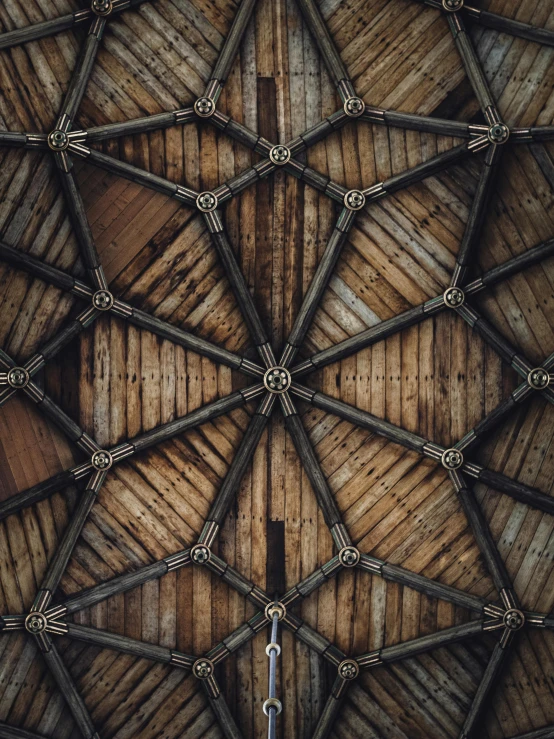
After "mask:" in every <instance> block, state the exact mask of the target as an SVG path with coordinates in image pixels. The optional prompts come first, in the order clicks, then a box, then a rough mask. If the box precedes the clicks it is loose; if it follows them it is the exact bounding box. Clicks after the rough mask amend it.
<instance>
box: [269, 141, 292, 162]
mask: <svg viewBox="0 0 554 739" xmlns="http://www.w3.org/2000/svg"><path fill="white" fill-rule="evenodd" d="M269 158H270V159H271V161H272V162H273V164H279V165H282V164H286V163H287V162H288V161H289V159H290V151H289V149H288V148H287V147H286V146H283V145H282V144H278V145H277V146H274V147H273V149H271V151H270V152H269Z"/></svg>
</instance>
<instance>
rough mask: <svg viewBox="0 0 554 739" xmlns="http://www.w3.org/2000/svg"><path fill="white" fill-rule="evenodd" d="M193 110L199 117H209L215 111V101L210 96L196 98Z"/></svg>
mask: <svg viewBox="0 0 554 739" xmlns="http://www.w3.org/2000/svg"><path fill="white" fill-rule="evenodd" d="M194 112H195V113H196V115H199V116H200V118H210V116H212V115H213V114H214V113H215V103H214V101H213V100H212V99H211V98H206V97H202V98H198V100H197V101H196V102H195V103H194Z"/></svg>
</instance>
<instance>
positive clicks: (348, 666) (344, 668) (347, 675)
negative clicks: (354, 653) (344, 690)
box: [339, 659, 360, 680]
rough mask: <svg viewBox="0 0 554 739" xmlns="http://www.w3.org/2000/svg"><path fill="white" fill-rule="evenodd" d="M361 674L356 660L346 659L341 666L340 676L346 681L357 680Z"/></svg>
mask: <svg viewBox="0 0 554 739" xmlns="http://www.w3.org/2000/svg"><path fill="white" fill-rule="evenodd" d="M359 674H360V667H359V665H358V663H357V662H356V660H353V659H345V660H343V661H342V662H341V663H340V665H339V675H340V676H341V677H342V678H343V679H344V680H355V679H356V678H357V677H358V675H359Z"/></svg>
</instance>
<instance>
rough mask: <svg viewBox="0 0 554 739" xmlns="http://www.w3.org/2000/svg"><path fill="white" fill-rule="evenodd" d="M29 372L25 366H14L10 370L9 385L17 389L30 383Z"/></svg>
mask: <svg viewBox="0 0 554 739" xmlns="http://www.w3.org/2000/svg"><path fill="white" fill-rule="evenodd" d="M30 379H31V378H30V376H29V373H28V372H27V370H26V369H25V368H24V367H12V369H11V370H10V371H9V372H8V385H9V386H10V387H13V388H15V389H21V388H24V387H25V386H26V385H28V384H29V380H30Z"/></svg>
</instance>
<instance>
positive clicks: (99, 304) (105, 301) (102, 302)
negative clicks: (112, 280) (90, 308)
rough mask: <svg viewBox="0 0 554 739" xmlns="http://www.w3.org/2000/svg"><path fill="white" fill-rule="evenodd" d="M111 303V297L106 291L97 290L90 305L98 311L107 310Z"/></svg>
mask: <svg viewBox="0 0 554 739" xmlns="http://www.w3.org/2000/svg"><path fill="white" fill-rule="evenodd" d="M113 302H114V301H113V295H112V294H111V292H108V290H98V291H97V292H95V293H94V295H93V296H92V304H93V305H94V307H95V308H97V309H98V310H109V309H110V308H111V307H112V305H113Z"/></svg>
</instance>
